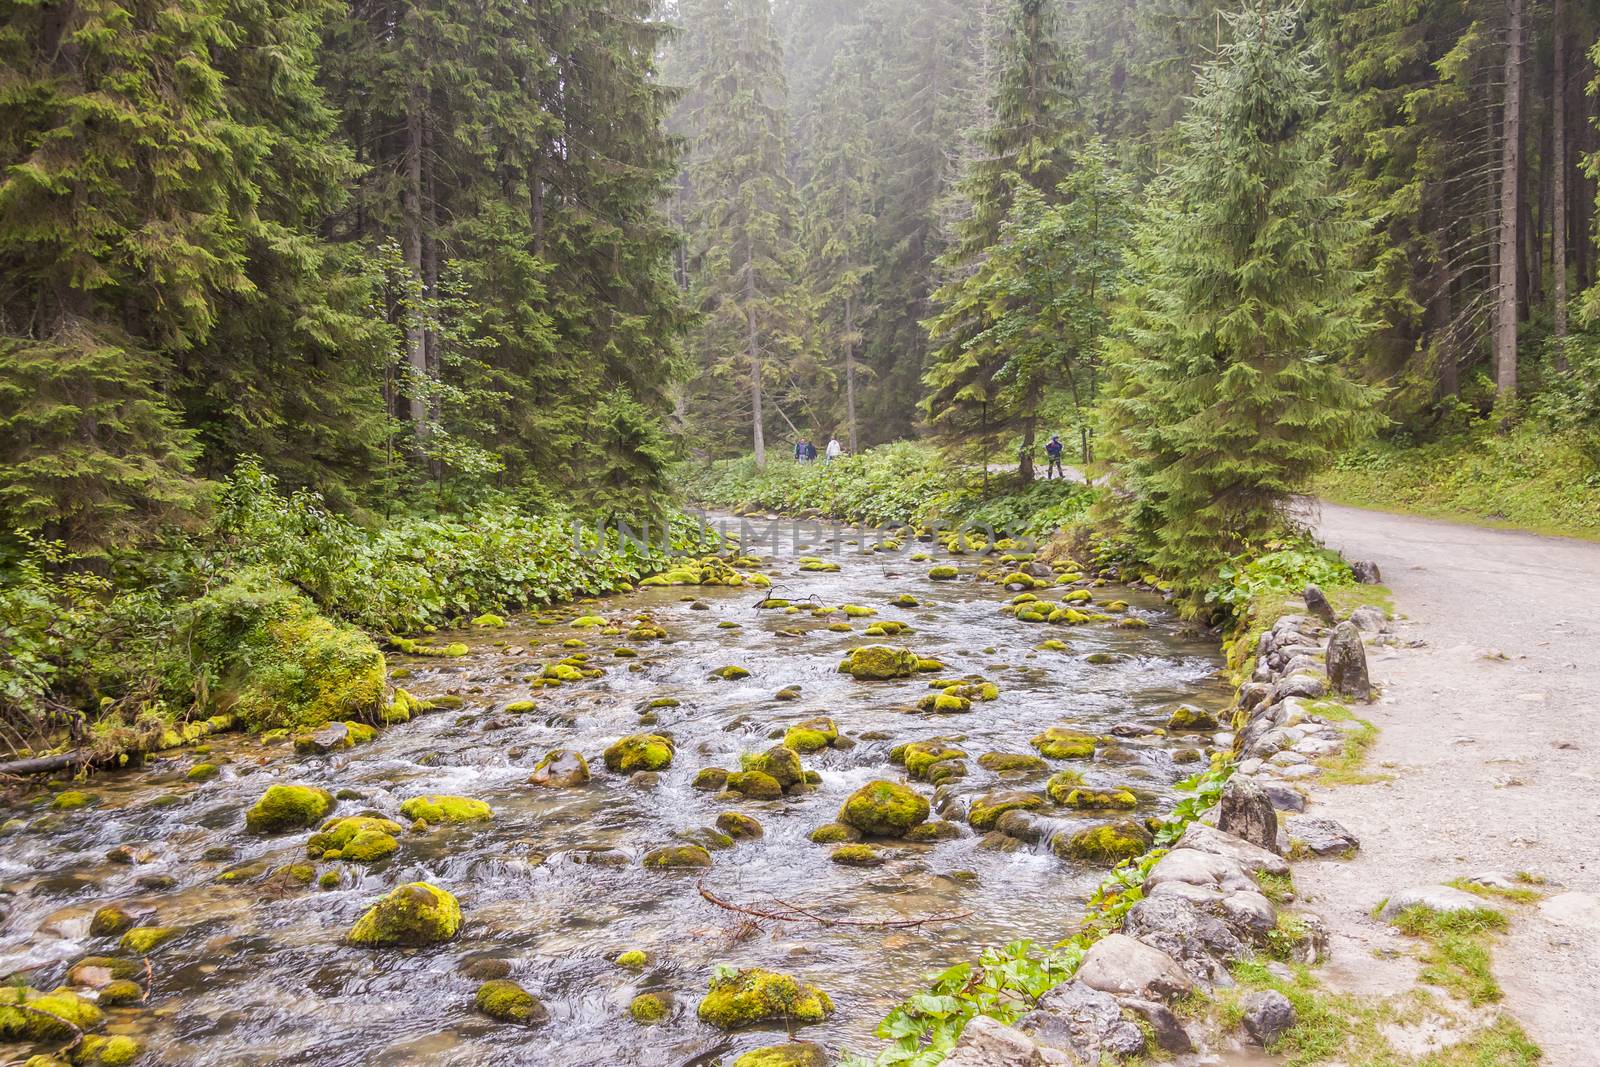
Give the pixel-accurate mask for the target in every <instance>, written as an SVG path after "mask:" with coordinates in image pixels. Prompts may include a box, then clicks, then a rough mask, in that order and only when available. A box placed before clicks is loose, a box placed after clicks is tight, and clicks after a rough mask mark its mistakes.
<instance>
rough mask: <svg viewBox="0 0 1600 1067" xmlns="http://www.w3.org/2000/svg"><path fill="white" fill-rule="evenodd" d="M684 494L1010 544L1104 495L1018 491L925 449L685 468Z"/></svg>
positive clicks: (1048, 529)
mask: <svg viewBox="0 0 1600 1067" xmlns="http://www.w3.org/2000/svg"><path fill="white" fill-rule="evenodd" d="M677 480H678V484H679V486H680V487H681V489H682V491H683V492H684V494H685V496H687V497H688V498H689V499H691V500H694V501H697V502H699V503H701V504H705V505H709V506H712V507H722V508H744V509H759V510H765V511H776V512H785V513H789V514H794V513H797V512H802V511H809V510H812V509H815V510H816V511H817V512H819V513H820V514H821V515H822V516H823V517H825V518H829V519H837V520H840V521H843V522H861V523H866V524H868V525H872V526H908V525H910V526H925V525H929V524H932V523H934V522H939V523H943V524H944V525H946V526H955V525H959V524H962V523H966V524H969V525H971V526H975V527H987V528H991V529H994V530H996V531H997V532H1001V533H1006V534H1010V535H1012V536H1014V537H1036V538H1042V537H1047V536H1049V535H1050V534H1053V533H1054V532H1055V531H1056V530H1058V529H1060V528H1061V527H1063V526H1065V525H1067V524H1068V523H1070V522H1073V521H1075V520H1077V519H1079V518H1081V517H1082V516H1083V515H1084V514H1085V513H1086V512H1087V511H1088V510H1089V507H1090V505H1091V504H1092V503H1093V502H1094V500H1095V499H1096V497H1097V496H1098V493H1099V491H1098V490H1095V489H1091V488H1090V487H1088V486H1085V485H1082V484H1079V483H1077V482H1068V481H1065V480H1062V479H1055V480H1051V481H1036V482H1034V483H1033V484H1032V485H1029V486H1025V487H1018V485H1017V484H1016V481H1015V479H1014V478H1013V477H1011V476H1009V475H991V476H990V477H989V478H988V479H987V481H986V480H985V479H984V477H983V474H982V471H981V469H979V470H977V471H974V470H972V469H970V468H967V467H962V466H959V465H957V464H954V463H952V462H951V461H950V460H949V459H947V458H946V457H944V456H942V455H941V454H940V453H939V451H938V450H937V449H935V448H933V447H931V446H928V445H921V444H916V443H914V442H909V441H900V442H896V443H894V444H888V445H880V446H878V447H877V448H871V449H868V450H866V451H865V452H862V453H861V454H860V455H855V456H843V457H841V458H839V459H837V460H835V461H834V462H832V463H823V462H822V461H820V460H818V461H816V462H813V463H795V462H794V461H793V460H791V459H789V458H787V457H782V458H773V459H769V460H768V461H767V466H766V469H765V470H758V469H757V468H756V465H755V461H754V460H753V459H751V458H748V457H746V458H743V459H731V460H718V461H715V462H712V463H709V464H706V463H691V464H684V465H682V466H680V467H679V468H678V471H677Z"/></svg>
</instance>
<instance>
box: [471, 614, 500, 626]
mask: <svg viewBox="0 0 1600 1067" xmlns="http://www.w3.org/2000/svg"><path fill="white" fill-rule="evenodd" d="M505 624H506V620H505V619H503V618H501V617H500V616H498V615H496V614H494V613H493V612H484V613H483V614H482V615H479V616H478V617H477V618H476V619H473V620H472V625H474V626H487V627H489V628H491V629H496V630H498V629H500V628H501V627H503V626H505Z"/></svg>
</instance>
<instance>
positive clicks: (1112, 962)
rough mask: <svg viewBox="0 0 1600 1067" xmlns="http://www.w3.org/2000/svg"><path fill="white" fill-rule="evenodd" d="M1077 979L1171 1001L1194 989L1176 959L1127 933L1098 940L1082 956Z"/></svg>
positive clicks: (1102, 987)
mask: <svg viewBox="0 0 1600 1067" xmlns="http://www.w3.org/2000/svg"><path fill="white" fill-rule="evenodd" d="M1076 981H1078V982H1081V983H1083V984H1084V985H1086V986H1088V987H1089V988H1090V989H1098V990H1100V991H1101V992H1103V993H1112V994H1115V995H1119V996H1133V997H1139V998H1141V999H1143V1000H1171V999H1172V998H1174V997H1181V996H1184V995H1186V994H1188V993H1189V992H1191V991H1192V990H1193V989H1194V979H1192V978H1190V977H1189V976H1188V975H1187V974H1185V973H1184V970H1183V968H1182V967H1179V966H1178V961H1177V960H1174V959H1173V958H1172V957H1171V956H1169V955H1167V954H1166V953H1165V952H1162V951H1161V950H1160V949H1158V948H1152V947H1151V946H1149V945H1147V944H1145V943H1144V942H1142V941H1135V940H1134V939H1133V938H1131V937H1129V936H1128V935H1126V934H1111V935H1109V936H1107V937H1104V938H1102V939H1100V940H1099V941H1097V942H1095V944H1094V946H1093V947H1092V948H1090V949H1089V952H1088V954H1087V955H1085V956H1084V957H1083V963H1082V965H1081V966H1079V968H1078V974H1077V978H1076Z"/></svg>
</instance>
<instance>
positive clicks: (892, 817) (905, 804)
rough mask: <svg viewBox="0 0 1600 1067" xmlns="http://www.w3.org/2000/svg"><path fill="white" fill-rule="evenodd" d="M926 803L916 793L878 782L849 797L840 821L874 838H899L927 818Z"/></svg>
mask: <svg viewBox="0 0 1600 1067" xmlns="http://www.w3.org/2000/svg"><path fill="white" fill-rule="evenodd" d="M928 810H929V809H928V802H927V800H925V799H924V798H923V797H922V796H920V795H919V794H918V793H917V792H916V791H915V790H913V789H910V788H908V787H906V786H903V785H900V784H899V783H897V782H888V781H884V780H882V779H879V780H877V781H874V782H868V783H867V784H866V785H864V786H862V787H861V788H860V789H857V790H856V791H855V792H854V793H851V794H850V797H849V799H847V800H846V801H845V802H844V806H843V807H841V808H840V809H839V821H840V822H842V823H844V824H845V825H846V826H853V827H855V828H856V829H857V830H860V831H861V832H862V833H864V834H869V835H871V836H874V837H899V836H900V835H901V834H904V833H905V832H906V831H907V830H909V829H911V828H912V827H913V826H916V825H917V824H918V823H920V822H923V821H924V820H926V819H927V817H928Z"/></svg>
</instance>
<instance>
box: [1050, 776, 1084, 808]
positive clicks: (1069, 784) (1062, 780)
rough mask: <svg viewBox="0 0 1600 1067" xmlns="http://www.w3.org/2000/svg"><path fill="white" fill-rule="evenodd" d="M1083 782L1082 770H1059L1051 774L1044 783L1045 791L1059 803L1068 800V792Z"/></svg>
mask: <svg viewBox="0 0 1600 1067" xmlns="http://www.w3.org/2000/svg"><path fill="white" fill-rule="evenodd" d="M1082 784H1083V774H1082V772H1080V771H1057V772H1056V773H1055V774H1052V775H1051V776H1050V780H1049V781H1048V782H1046V783H1045V784H1044V791H1045V792H1046V793H1048V794H1050V799H1051V800H1053V801H1055V802H1056V803H1057V804H1065V803H1066V802H1067V794H1069V793H1071V792H1072V791H1073V790H1075V789H1077V788H1078V787H1079V786H1080V785H1082Z"/></svg>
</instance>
